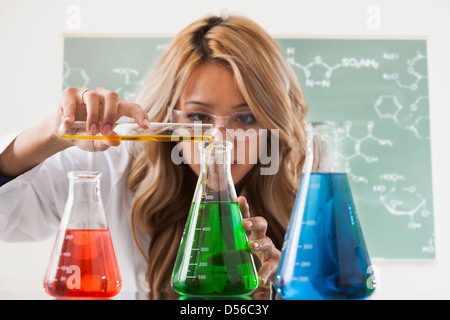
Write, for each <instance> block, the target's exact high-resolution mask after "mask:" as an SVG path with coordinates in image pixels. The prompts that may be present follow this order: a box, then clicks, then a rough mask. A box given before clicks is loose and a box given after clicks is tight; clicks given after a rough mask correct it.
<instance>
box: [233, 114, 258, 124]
mask: <svg viewBox="0 0 450 320" xmlns="http://www.w3.org/2000/svg"><path fill="white" fill-rule="evenodd" d="M236 120H237V121H238V122H240V123H242V124H254V123H256V117H255V116H254V115H253V114H252V113H242V114H240V115H239V116H238V117H237V118H236Z"/></svg>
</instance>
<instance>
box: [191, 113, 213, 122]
mask: <svg viewBox="0 0 450 320" xmlns="http://www.w3.org/2000/svg"><path fill="white" fill-rule="evenodd" d="M188 118H189V120H190V121H201V122H208V121H210V116H209V115H208V114H206V113H200V112H191V113H189V114H188Z"/></svg>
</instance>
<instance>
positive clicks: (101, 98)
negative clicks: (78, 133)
mask: <svg viewBox="0 0 450 320" xmlns="http://www.w3.org/2000/svg"><path fill="white" fill-rule="evenodd" d="M122 116H126V117H130V118H134V119H135V120H136V122H137V123H138V125H139V126H140V127H142V128H144V129H147V128H148V126H149V119H148V115H147V113H145V111H144V110H143V109H142V108H141V106H139V105H138V104H136V103H132V102H128V101H125V100H122V99H121V98H120V97H119V95H118V94H117V93H116V92H114V91H110V90H106V89H105V88H97V89H95V90H94V89H88V88H73V87H68V88H66V89H65V90H64V91H63V93H62V94H61V98H60V105H59V110H58V114H57V117H56V123H55V128H54V130H56V133H57V132H58V130H59V126H60V125H61V124H64V125H70V124H71V123H72V122H74V121H86V130H87V132H88V133H89V134H92V135H96V134H98V133H101V134H103V135H106V136H107V135H110V134H111V133H112V132H113V130H114V127H115V125H116V121H117V120H118V119H119V118H120V117H122ZM61 139H62V138H61ZM65 141H66V143H68V144H71V145H75V146H77V147H79V148H81V149H83V150H87V151H104V150H106V149H108V148H109V147H110V146H117V145H119V144H120V140H65Z"/></svg>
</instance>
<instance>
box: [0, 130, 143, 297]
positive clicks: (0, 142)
mask: <svg viewBox="0 0 450 320" xmlns="http://www.w3.org/2000/svg"><path fill="white" fill-rule="evenodd" d="M16 136H17V134H10V135H6V136H3V137H0V153H1V152H3V151H4V150H5V148H6V147H7V146H8V145H9V144H10V143H11V142H12V141H13V139H14V138H15V137H16ZM129 147H130V145H129V144H127V142H122V143H121V145H120V146H118V147H111V148H109V149H108V150H107V151H104V152H87V151H83V150H81V149H79V148H77V147H72V148H69V149H66V150H64V151H62V152H59V153H58V154H56V155H54V156H52V157H50V158H48V159H47V160H45V161H44V162H43V163H41V164H39V165H38V166H36V167H34V168H33V169H31V170H29V171H28V172H25V173H24V174H22V175H20V176H18V177H17V178H15V179H13V180H12V181H10V182H8V183H6V184H4V185H3V186H2V187H0V240H1V241H8V242H17V241H38V240H45V239H48V238H49V237H55V235H56V233H57V231H58V227H59V223H60V220H61V218H62V214H63V211H64V206H65V203H66V200H67V195H68V186H69V184H68V182H69V181H68V179H67V176H66V173H67V172H68V171H73V170H96V171H100V172H102V173H103V177H102V180H101V196H102V200H103V206H104V209H105V214H106V219H107V222H108V226H109V230H110V233H111V238H112V241H113V245H114V250H115V253H116V257H117V262H118V264H119V270H120V273H121V276H122V282H123V285H122V292H127V293H142V292H148V284H147V282H146V281H145V273H146V268H147V263H146V261H145V259H144V258H143V257H142V255H141V254H140V252H139V250H138V249H137V247H136V244H135V242H134V240H133V238H132V235H131V220H130V216H131V202H132V197H133V194H132V192H131V191H130V190H129V188H128V178H129V170H130V153H129V149H130V148H129ZM138 238H139V242H140V244H141V246H142V247H143V249H144V252H147V248H148V244H149V240H150V239H149V237H148V236H146V235H144V234H143V233H138ZM43 276H44V275H43Z"/></svg>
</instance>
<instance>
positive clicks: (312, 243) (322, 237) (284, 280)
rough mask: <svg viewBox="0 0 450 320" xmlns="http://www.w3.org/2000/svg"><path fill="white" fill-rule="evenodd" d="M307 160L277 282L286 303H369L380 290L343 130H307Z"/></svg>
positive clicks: (311, 126)
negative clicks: (344, 150) (347, 163)
mask: <svg viewBox="0 0 450 320" xmlns="http://www.w3.org/2000/svg"><path fill="white" fill-rule="evenodd" d="M306 128H307V134H308V143H307V155H306V160H305V165H304V169H303V175H302V179H301V183H300V187H299V189H298V192H297V198H296V201H295V204H294V208H293V211H292V215H291V219H290V222H289V226H288V230H287V232H286V236H285V239H284V244H283V248H282V254H281V259H280V264H279V268H278V272H277V276H276V282H275V285H276V288H277V292H278V294H279V295H280V296H281V297H283V298H284V299H298V300H303V299H314V300H318V299H365V298H367V297H368V296H369V295H370V294H372V293H373V291H374V290H375V278H374V275H373V271H372V267H371V263H370V258H369V254H368V251H367V248H366V244H365V242H364V237H363V233H362V230H361V226H360V222H359V219H358V216H357V211H356V208H355V204H354V201H353V196H352V192H351V190H350V185H349V181H348V177H347V173H346V171H347V170H346V168H345V161H344V160H345V159H344V158H343V156H342V154H341V151H340V149H341V147H342V146H341V144H342V142H343V140H344V139H343V132H344V131H343V128H342V126H340V125H339V124H336V123H331V122H314V123H308V124H307V125H306Z"/></svg>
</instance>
